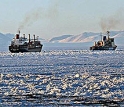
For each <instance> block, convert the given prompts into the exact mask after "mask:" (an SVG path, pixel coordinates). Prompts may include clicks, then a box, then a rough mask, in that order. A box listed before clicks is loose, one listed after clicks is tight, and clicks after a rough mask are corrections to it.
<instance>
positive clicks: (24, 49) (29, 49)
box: [9, 45, 43, 53]
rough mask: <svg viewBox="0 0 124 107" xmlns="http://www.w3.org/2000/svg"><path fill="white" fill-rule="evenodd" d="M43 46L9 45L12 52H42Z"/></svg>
mask: <svg viewBox="0 0 124 107" xmlns="http://www.w3.org/2000/svg"><path fill="white" fill-rule="evenodd" d="M42 46H43V45H41V46H39V47H28V46H19V47H17V46H9V51H10V52H12V53H19V52H41V50H42Z"/></svg>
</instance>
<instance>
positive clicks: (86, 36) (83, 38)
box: [49, 31, 124, 44]
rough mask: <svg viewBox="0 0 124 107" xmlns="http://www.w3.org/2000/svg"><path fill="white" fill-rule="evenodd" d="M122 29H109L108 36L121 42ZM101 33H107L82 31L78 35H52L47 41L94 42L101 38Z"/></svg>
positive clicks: (123, 36) (123, 35)
mask: <svg viewBox="0 0 124 107" xmlns="http://www.w3.org/2000/svg"><path fill="white" fill-rule="evenodd" d="M123 33H124V31H110V37H114V38H115V40H116V38H117V40H116V41H118V40H119V42H118V43H119V44H120V42H122V40H123V39H122V38H124V34H123ZM101 35H107V34H101V33H94V32H84V33H82V34H79V35H63V36H59V37H54V38H52V39H50V40H49V42H52V43H87V42H94V41H98V40H101Z"/></svg>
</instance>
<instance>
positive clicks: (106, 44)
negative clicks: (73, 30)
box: [90, 31, 117, 50]
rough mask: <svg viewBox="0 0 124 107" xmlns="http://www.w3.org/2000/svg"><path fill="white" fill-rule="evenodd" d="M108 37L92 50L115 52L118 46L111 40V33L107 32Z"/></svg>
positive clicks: (96, 44) (104, 37)
mask: <svg viewBox="0 0 124 107" xmlns="http://www.w3.org/2000/svg"><path fill="white" fill-rule="evenodd" d="M107 35H108V37H107V36H103V38H102V39H101V40H100V41H98V42H95V44H94V46H92V47H90V50H115V49H116V48H117V46H116V45H115V42H114V38H110V35H109V31H107Z"/></svg>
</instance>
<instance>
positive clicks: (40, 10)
mask: <svg viewBox="0 0 124 107" xmlns="http://www.w3.org/2000/svg"><path fill="white" fill-rule="evenodd" d="M123 11H124V0H1V1H0V14H1V15H0V32H1V33H13V34H15V33H17V31H18V29H19V30H20V31H21V33H22V34H23V33H25V34H29V33H30V34H36V35H37V36H40V37H42V38H44V39H50V38H52V37H56V36H61V35H64V34H74V35H75V34H80V33H83V32H105V31H106V30H124V12H123Z"/></svg>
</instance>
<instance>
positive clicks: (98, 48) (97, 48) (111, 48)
mask: <svg viewBox="0 0 124 107" xmlns="http://www.w3.org/2000/svg"><path fill="white" fill-rule="evenodd" d="M115 49H116V47H102V46H101V47H96V46H92V47H90V50H115Z"/></svg>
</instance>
